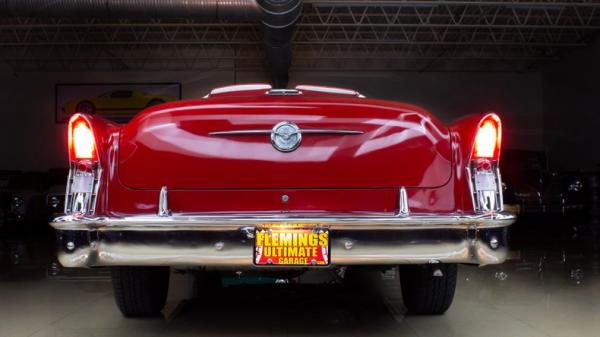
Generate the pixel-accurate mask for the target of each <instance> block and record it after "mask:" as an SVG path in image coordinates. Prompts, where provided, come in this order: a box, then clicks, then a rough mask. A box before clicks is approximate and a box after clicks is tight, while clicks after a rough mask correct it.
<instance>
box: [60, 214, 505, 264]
mask: <svg viewBox="0 0 600 337" xmlns="http://www.w3.org/2000/svg"><path fill="white" fill-rule="evenodd" d="M515 219H516V218H515V216H514V215H511V214H507V213H494V214H485V215H418V214H411V215H410V216H393V217H378V216H352V217H350V216H331V215H330V216H310V217H309V216H306V215H304V216H302V215H292V214H285V215H284V214H281V215H239V216H238V215H206V216H205V215H203V216H183V215H173V216H135V217H122V218H105V217H98V218H88V217H75V216H62V217H58V218H56V219H54V220H53V221H52V222H51V223H50V225H51V226H52V227H54V228H55V229H56V230H57V231H58V240H59V244H60V245H59V247H60V248H59V254H58V257H59V261H60V262H61V264H62V265H63V266H65V267H94V266H118V265H138V266H141V265H145V266H158V265H165V266H176V267H191V266H216V267H235V268H238V267H249V268H265V267H255V266H254V265H253V261H252V256H253V249H254V248H253V244H254V242H253V237H254V230H255V228H256V226H260V225H262V224H277V223H279V224H285V223H303V224H318V225H320V226H325V227H328V228H329V229H330V230H331V234H330V235H331V238H330V241H331V264H332V265H333V266H336V265H397V264H422V263H468V264H478V265H486V264H497V263H502V262H503V261H504V260H505V259H506V257H507V253H508V248H507V242H506V241H507V240H506V237H507V230H508V226H509V225H511V224H512V223H513V222H514V221H515ZM271 268H273V267H271Z"/></svg>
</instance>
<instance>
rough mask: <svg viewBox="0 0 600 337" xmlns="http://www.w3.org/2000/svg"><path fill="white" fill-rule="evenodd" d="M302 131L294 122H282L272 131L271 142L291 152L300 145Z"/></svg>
mask: <svg viewBox="0 0 600 337" xmlns="http://www.w3.org/2000/svg"><path fill="white" fill-rule="evenodd" d="M301 141H302V133H300V128H299V127H298V125H296V124H294V123H292V122H281V123H278V124H277V125H275V126H274V127H273V131H271V144H273V147H274V148H276V149H277V150H279V151H281V152H290V151H294V150H295V149H297V148H298V146H300V142H301Z"/></svg>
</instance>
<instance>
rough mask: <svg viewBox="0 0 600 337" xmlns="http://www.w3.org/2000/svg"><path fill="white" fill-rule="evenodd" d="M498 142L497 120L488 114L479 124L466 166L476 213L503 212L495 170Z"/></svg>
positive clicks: (498, 154)
mask: <svg viewBox="0 0 600 337" xmlns="http://www.w3.org/2000/svg"><path fill="white" fill-rule="evenodd" d="M501 143H502V125H501V123H500V118H498V116H497V115H495V114H488V115H486V116H485V117H484V118H483V119H482V120H481V121H480V122H479V126H478V128H477V133H476V134H475V141H474V142H473V150H472V153H471V160H470V161H469V164H468V166H467V175H468V177H469V187H470V190H471V193H472V196H473V207H474V209H475V211H476V212H478V213H490V212H500V211H502V210H503V203H504V202H503V198H502V179H501V176H500V168H499V160H500V145H501Z"/></svg>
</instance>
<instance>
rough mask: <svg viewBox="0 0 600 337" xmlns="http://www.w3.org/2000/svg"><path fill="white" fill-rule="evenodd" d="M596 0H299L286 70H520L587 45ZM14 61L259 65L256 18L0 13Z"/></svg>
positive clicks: (68, 65) (37, 65) (90, 66)
mask: <svg viewBox="0 0 600 337" xmlns="http://www.w3.org/2000/svg"><path fill="white" fill-rule="evenodd" d="M599 30H600V3H599V2H597V1H591V0H590V1H569V2H567V1H450V0H448V1H394V0H388V1H367V0H356V1H351V0H324V1H320V0H304V13H303V15H302V16H301V18H300V20H299V21H298V24H297V29H296V33H295V37H294V44H293V47H292V48H293V53H294V54H293V55H294V59H293V66H292V70H304V69H316V70H341V71H346V70H405V71H528V70H532V69H535V68H536V67H537V66H539V65H540V64H542V63H543V62H545V61H548V60H555V59H557V58H559V57H560V56H561V55H562V54H563V53H566V52H569V51H571V50H573V49H576V48H581V47H584V46H586V45H588V44H589V43H590V42H591V41H593V40H594V39H595V38H596V37H597V36H598V31H599ZM0 36H1V43H0V57H1V58H2V60H3V61H4V62H6V63H7V64H9V65H10V67H11V68H12V69H13V70H14V71H104V70H209V69H219V68H223V69H231V68H236V69H247V70H252V69H264V68H265V64H264V63H265V61H264V60H265V57H264V56H265V55H264V50H263V44H262V34H261V32H260V28H259V26H258V25H256V24H251V23H246V24H243V23H242V24H240V23H227V22H209V23H207V22H203V21H194V20H184V19H182V20H157V19H141V20H129V19H128V20H116V19H112V20H108V19H106V20H99V19H67V18H65V19H59V18H54V19H47V18H46V19H42V18H14V17H13V18H3V19H2V20H1V21H0Z"/></svg>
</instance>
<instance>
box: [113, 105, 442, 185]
mask: <svg viewBox="0 0 600 337" xmlns="http://www.w3.org/2000/svg"><path fill="white" fill-rule="evenodd" d="M284 121H289V122H293V123H295V124H296V125H297V126H298V127H299V128H300V129H301V133H302V140H301V143H300V145H299V146H298V147H297V149H295V150H293V151H290V152H281V151H278V150H277V149H276V148H275V147H274V146H273V144H272V143H271V134H270V133H268V132H265V131H269V130H271V129H272V128H273V127H274V126H275V125H277V124H278V123H281V122H284ZM311 130H312V131H311ZM315 130H316V132H313V131H315ZM340 130H343V131H348V132H347V133H336V131H340ZM232 131H233V133H234V134H228V133H230V132H232ZM258 131H260V132H258ZM284 131H285V130H284ZM319 131H320V132H319ZM349 131H352V133H351V132H349ZM245 132H246V134H244V133H245ZM253 132H255V133H253ZM215 133H217V134H215ZM281 137H285V136H281ZM293 137H295V136H292V138H293ZM286 140H291V141H293V140H294V139H290V138H286ZM451 153H452V150H451V141H450V135H449V132H448V129H447V128H446V127H444V126H443V125H441V123H439V122H438V121H437V120H436V119H434V118H432V117H431V116H430V115H429V114H428V113H427V112H425V111H423V110H422V109H420V108H417V107H414V106H411V105H406V104H400V103H394V102H387V101H377V100H369V99H361V98H338V97H329V98H328V97H302V96H296V97H268V96H260V97H245V98H244V97H242V98H240V97H237V98H231V97H224V98H209V99H204V100H195V101H188V102H177V103H169V104H165V105H161V106H157V107H153V108H150V109H148V110H147V111H145V112H143V113H141V114H140V115H138V116H137V117H136V118H134V119H133V120H132V121H131V122H130V123H129V124H127V125H125V126H124V127H123V129H122V132H121V136H120V146H119V153H118V174H119V177H120V180H121V182H122V183H123V184H124V185H126V186H127V187H129V188H132V189H153V190H155V189H160V188H161V187H162V186H167V187H168V188H169V189H286V188H292V189H305V188H310V189H329V188H368V189H372V188H389V187H399V186H406V187H421V188H423V187H438V186H441V185H444V184H446V183H447V182H448V180H449V178H450V176H451V171H452V165H451V158H452V155H451Z"/></svg>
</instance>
